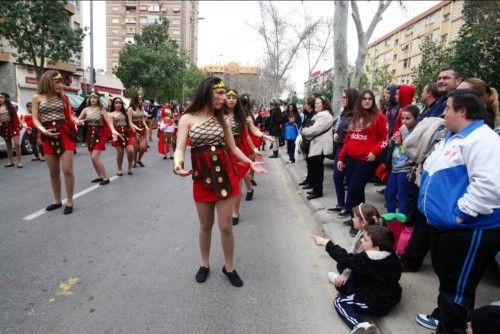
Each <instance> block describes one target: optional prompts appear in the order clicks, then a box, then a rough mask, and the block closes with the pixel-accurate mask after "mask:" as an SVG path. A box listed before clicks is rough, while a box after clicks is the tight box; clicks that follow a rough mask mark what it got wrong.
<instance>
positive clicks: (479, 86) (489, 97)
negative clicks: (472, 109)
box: [464, 78, 500, 124]
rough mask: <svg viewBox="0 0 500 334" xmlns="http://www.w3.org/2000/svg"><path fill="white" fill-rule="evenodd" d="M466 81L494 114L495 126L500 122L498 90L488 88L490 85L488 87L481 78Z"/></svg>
mask: <svg viewBox="0 0 500 334" xmlns="http://www.w3.org/2000/svg"><path fill="white" fill-rule="evenodd" d="M464 81H465V82H467V83H468V84H470V85H471V86H472V87H471V89H472V90H473V91H475V92H476V93H477V94H478V95H479V96H480V97H481V99H482V100H483V102H484V104H485V105H486V108H487V109H489V111H490V112H492V113H493V114H494V117H495V124H497V123H498V122H500V110H499V109H500V108H499V103H498V93H497V91H496V89H495V88H493V87H488V85H486V83H485V82H484V81H483V80H481V79H479V78H468V79H465V80H464Z"/></svg>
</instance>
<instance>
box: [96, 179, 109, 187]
mask: <svg viewBox="0 0 500 334" xmlns="http://www.w3.org/2000/svg"><path fill="white" fill-rule="evenodd" d="M109 182H110V181H109V179H106V180H102V181H101V182H99V185H101V186H105V185H107V184H109Z"/></svg>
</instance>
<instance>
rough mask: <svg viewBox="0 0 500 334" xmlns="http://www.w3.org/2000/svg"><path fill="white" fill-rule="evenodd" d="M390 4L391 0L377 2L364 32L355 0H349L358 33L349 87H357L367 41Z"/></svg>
mask: <svg viewBox="0 0 500 334" xmlns="http://www.w3.org/2000/svg"><path fill="white" fill-rule="evenodd" d="M390 4H391V0H387V1H382V0H381V1H379V2H378V7H377V11H376V12H375V15H373V18H372V21H371V22H370V25H369V26H368V29H367V30H366V32H364V31H363V25H362V23H361V17H360V15H359V10H358V4H357V1H351V8H352V19H353V20H354V24H355V26H356V32H357V34H358V55H357V57H356V68H355V71H354V77H353V78H352V81H351V83H350V86H351V87H358V85H359V80H360V78H361V74H362V73H363V68H364V64H365V59H366V52H367V46H368V41H369V40H370V37H371V36H372V33H373V30H375V27H376V26H377V24H378V23H379V22H380V20H382V14H383V13H384V12H385V10H386V9H387V8H388V7H389V5H390Z"/></svg>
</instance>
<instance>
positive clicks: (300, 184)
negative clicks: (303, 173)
mask: <svg viewBox="0 0 500 334" xmlns="http://www.w3.org/2000/svg"><path fill="white" fill-rule="evenodd" d="M308 184H309V181H307V180H304V181H302V182H300V183H299V186H307V185H308Z"/></svg>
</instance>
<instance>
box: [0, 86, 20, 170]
mask: <svg viewBox="0 0 500 334" xmlns="http://www.w3.org/2000/svg"><path fill="white" fill-rule="evenodd" d="M20 131H21V124H20V122H19V118H18V117H17V112H16V108H15V107H14V106H13V105H12V103H11V102H10V96H9V94H7V93H0V136H1V137H3V139H5V144H6V145H7V158H8V159H9V163H8V164H7V165H5V167H12V166H14V151H13V149H15V150H16V159H17V168H23V163H22V159H21V146H20V145H19V132H20ZM12 144H14V145H12Z"/></svg>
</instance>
